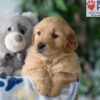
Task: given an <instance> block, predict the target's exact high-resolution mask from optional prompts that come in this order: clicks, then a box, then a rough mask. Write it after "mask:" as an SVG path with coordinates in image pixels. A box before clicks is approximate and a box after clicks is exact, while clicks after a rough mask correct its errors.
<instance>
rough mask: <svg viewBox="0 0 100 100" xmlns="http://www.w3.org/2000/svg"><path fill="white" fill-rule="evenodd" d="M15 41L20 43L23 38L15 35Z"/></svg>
mask: <svg viewBox="0 0 100 100" xmlns="http://www.w3.org/2000/svg"><path fill="white" fill-rule="evenodd" d="M15 40H16V41H17V42H21V41H22V40H23V37H22V36H21V35H16V36H15Z"/></svg>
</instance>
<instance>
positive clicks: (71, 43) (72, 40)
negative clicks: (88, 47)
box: [65, 29, 78, 52]
mask: <svg viewBox="0 0 100 100" xmlns="http://www.w3.org/2000/svg"><path fill="white" fill-rule="evenodd" d="M66 36H67V37H66V47H65V48H66V52H72V51H74V50H76V48H77V46H78V42H77V38H76V35H75V33H74V32H73V30H72V29H70V31H69V32H68V34H66Z"/></svg>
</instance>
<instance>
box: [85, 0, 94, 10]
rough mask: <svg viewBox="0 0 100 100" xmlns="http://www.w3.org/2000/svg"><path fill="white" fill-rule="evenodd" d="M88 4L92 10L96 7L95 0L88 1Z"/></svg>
mask: <svg viewBox="0 0 100 100" xmlns="http://www.w3.org/2000/svg"><path fill="white" fill-rule="evenodd" d="M86 4H87V7H88V8H89V9H90V10H93V9H94V8H95V1H93V0H88V2H87V3H86Z"/></svg>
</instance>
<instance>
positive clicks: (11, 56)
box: [0, 12, 38, 75]
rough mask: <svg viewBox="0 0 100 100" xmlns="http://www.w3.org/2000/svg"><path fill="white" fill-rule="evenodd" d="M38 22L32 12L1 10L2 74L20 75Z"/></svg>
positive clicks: (0, 67)
mask: <svg viewBox="0 0 100 100" xmlns="http://www.w3.org/2000/svg"><path fill="white" fill-rule="evenodd" d="M37 22H38V19H37V17H36V15H35V14H33V13H31V12H26V13H23V14H18V13H14V12H0V75H20V71H21V67H22V65H23V64H24V58H25V56H26V51H27V49H28V48H29V46H30V44H31V37H32V30H33V27H34V25H35V24H37Z"/></svg>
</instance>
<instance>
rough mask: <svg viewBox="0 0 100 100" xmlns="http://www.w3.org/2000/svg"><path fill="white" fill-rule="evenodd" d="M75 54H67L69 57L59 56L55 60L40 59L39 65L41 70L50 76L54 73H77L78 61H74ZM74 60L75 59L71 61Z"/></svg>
mask: <svg viewBox="0 0 100 100" xmlns="http://www.w3.org/2000/svg"><path fill="white" fill-rule="evenodd" d="M74 56H75V54H73V55H72V54H71V55H70V54H69V55H61V56H59V57H56V58H52V59H42V60H41V64H42V66H43V68H44V69H45V70H46V71H47V72H48V73H49V75H50V76H52V75H53V74H55V73H59V72H64V73H72V72H73V73H72V74H74V72H76V73H77V71H79V66H80V65H79V62H78V59H76V58H77V57H76V58H75V57H74ZM73 58H75V59H76V61H75V59H73Z"/></svg>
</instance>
